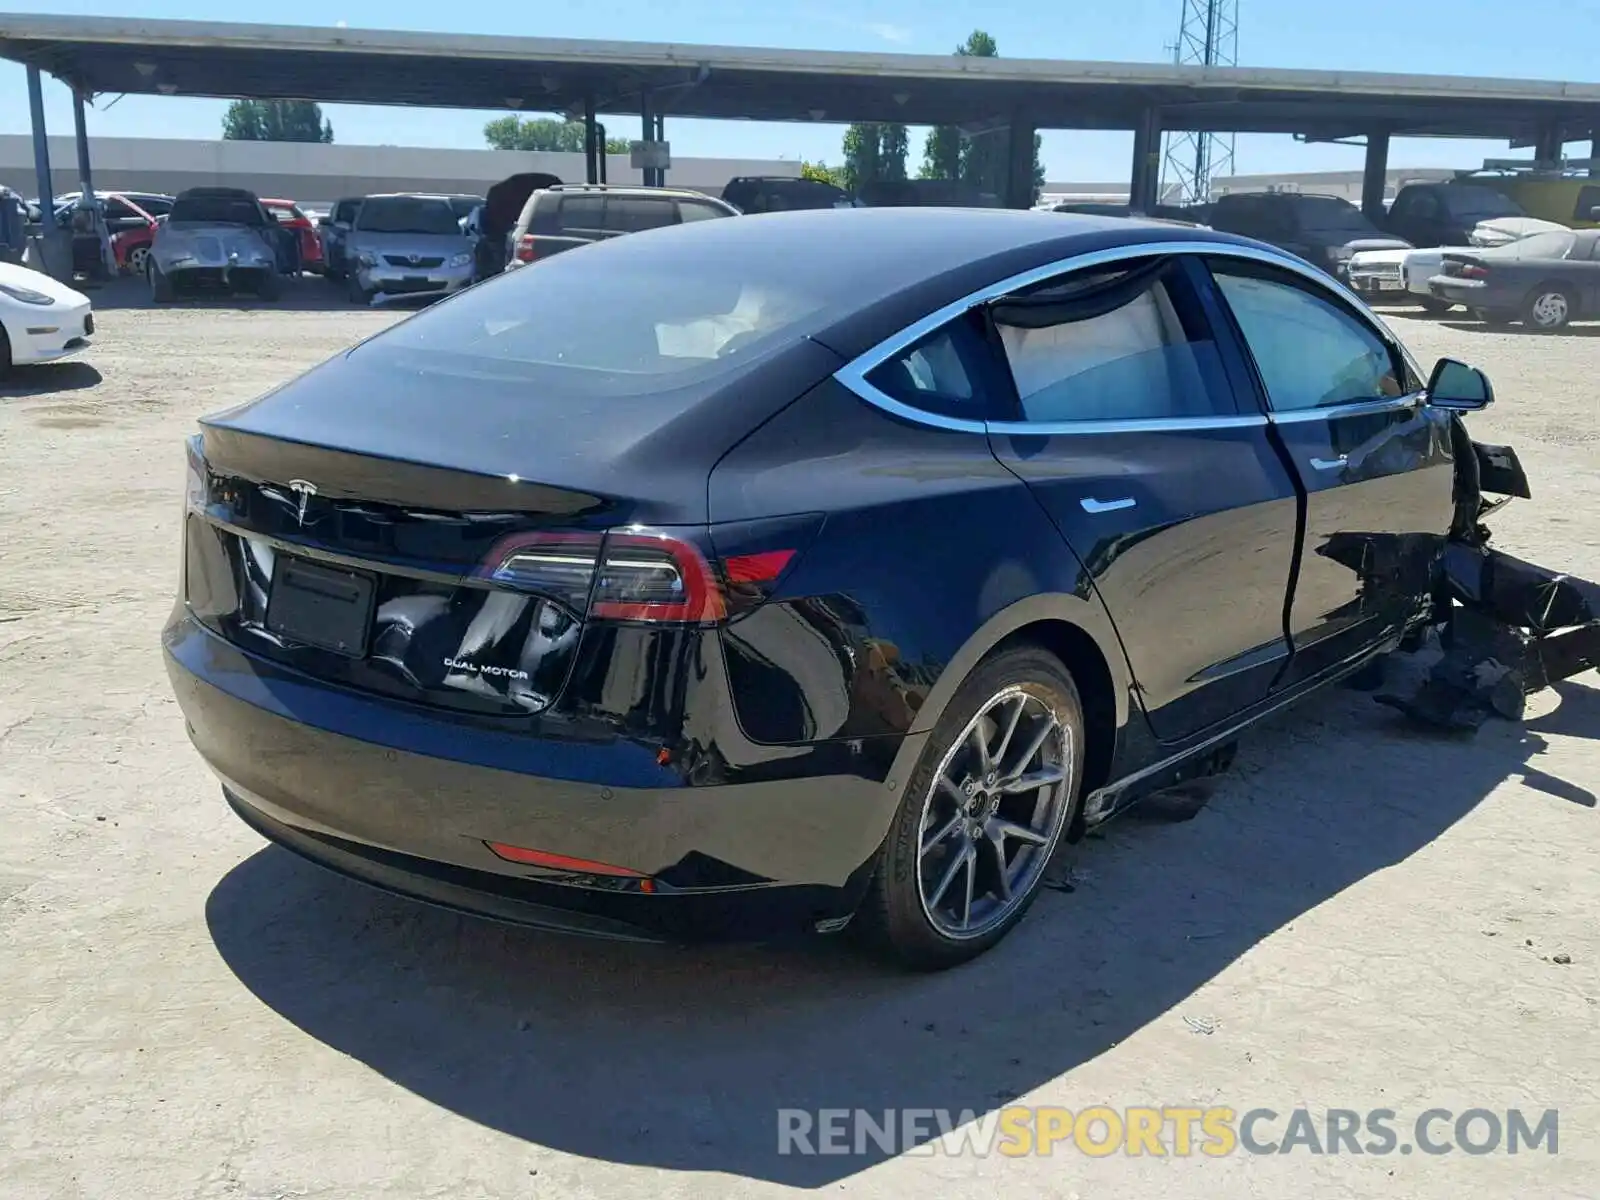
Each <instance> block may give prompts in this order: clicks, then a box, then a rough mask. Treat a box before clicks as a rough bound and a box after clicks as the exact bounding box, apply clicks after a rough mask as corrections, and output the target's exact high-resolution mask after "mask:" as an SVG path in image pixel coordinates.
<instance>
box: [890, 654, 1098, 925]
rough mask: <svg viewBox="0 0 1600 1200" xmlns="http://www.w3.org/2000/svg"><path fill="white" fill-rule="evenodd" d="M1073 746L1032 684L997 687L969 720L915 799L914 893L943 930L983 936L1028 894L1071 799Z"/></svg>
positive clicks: (1045, 692) (932, 921) (1047, 695)
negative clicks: (918, 806)
mask: <svg viewBox="0 0 1600 1200" xmlns="http://www.w3.org/2000/svg"><path fill="white" fill-rule="evenodd" d="M1075 752H1076V747H1075V746H1074V745H1073V738H1072V731H1071V729H1070V728H1069V727H1068V726H1067V725H1065V724H1063V722H1062V720H1061V718H1060V716H1059V715H1058V713H1057V711H1056V708H1055V706H1054V705H1053V704H1052V703H1051V702H1050V693H1049V692H1048V690H1047V689H1045V688H1043V687H1039V686H1036V685H1032V684H1016V685H1013V686H1011V687H1007V688H1005V689H1003V690H1002V691H1000V692H999V693H998V694H996V695H995V696H993V697H992V698H991V699H990V700H989V701H988V703H986V704H985V705H983V707H982V708H980V709H979V710H978V712H977V713H976V715H974V716H973V718H972V719H971V720H970V721H969V722H967V726H966V728H965V729H964V730H963V731H962V733H961V736H960V737H959V738H958V739H956V741H955V743H954V744H953V745H952V746H951V748H950V750H949V752H948V753H946V755H945V756H944V760H943V761H942V762H941V763H940V764H939V770H938V773H937V774H936V775H935V776H934V781H933V784H932V786H931V787H930V788H929V790H928V794H927V796H926V798H925V799H924V800H923V805H922V820H921V825H920V830H921V833H920V844H919V855H918V862H917V887H918V895H919V898H920V900H921V902H922V911H923V914H924V915H925V916H926V917H927V919H928V921H929V923H930V924H931V925H932V926H933V927H934V929H935V930H937V931H938V932H939V933H940V934H941V935H942V936H944V937H946V938H950V939H953V940H957V941H963V940H967V939H970V938H978V937H982V936H983V935H984V934H986V933H988V932H989V931H990V930H992V929H994V928H996V927H997V926H999V925H1000V924H1002V923H1003V922H1004V921H1005V920H1006V919H1007V918H1008V917H1009V916H1010V915H1011V914H1012V913H1013V912H1014V911H1015V910H1016V909H1017V908H1018V907H1019V906H1020V905H1022V904H1024V903H1026V901H1027V899H1028V897H1029V896H1030V895H1031V894H1032V893H1033V890H1034V888H1035V886H1036V885H1037V884H1038V881H1039V878H1040V876H1042V875H1043V874H1044V870H1045V866H1046V865H1047V863H1048V860H1049V856H1050V852H1051V850H1052V849H1053V848H1054V846H1055V843H1056V839H1057V836H1058V835H1059V833H1060V831H1061V826H1062V823H1063V821H1064V819H1065V817H1066V813H1067V809H1068V807H1069V805H1070V797H1069V796H1068V794H1067V792H1068V789H1069V786H1070V780H1071V779H1072V778H1073V774H1074V772H1073V760H1072V756H1073V754H1074V753H1075Z"/></svg>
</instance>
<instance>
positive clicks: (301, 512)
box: [289, 479, 317, 529]
mask: <svg viewBox="0 0 1600 1200" xmlns="http://www.w3.org/2000/svg"><path fill="white" fill-rule="evenodd" d="M289 490H290V491H291V492H293V493H294V495H295V499H296V500H297V501H298V502H299V503H298V504H297V506H296V508H295V510H294V519H295V523H296V524H298V525H299V526H300V527H301V528H302V529H303V528H305V524H306V505H307V504H309V503H310V502H311V497H313V496H315V495H316V494H317V485H316V484H314V483H307V482H306V481H305V480H304V479H291V480H289Z"/></svg>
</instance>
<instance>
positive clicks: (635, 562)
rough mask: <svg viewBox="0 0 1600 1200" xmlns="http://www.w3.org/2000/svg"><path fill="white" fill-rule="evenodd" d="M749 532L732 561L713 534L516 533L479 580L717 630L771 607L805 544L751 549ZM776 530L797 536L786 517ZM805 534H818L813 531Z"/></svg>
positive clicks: (611, 617)
mask: <svg viewBox="0 0 1600 1200" xmlns="http://www.w3.org/2000/svg"><path fill="white" fill-rule="evenodd" d="M748 528H749V527H743V526H741V527H739V532H740V533H741V534H742V535H743V536H741V537H739V538H736V539H734V541H733V542H732V544H730V547H729V548H730V550H732V551H734V552H733V553H730V554H728V555H726V556H725V557H718V555H717V553H716V551H715V549H714V546H715V545H716V544H717V542H716V541H714V540H713V538H714V537H715V529H713V530H711V531H705V530H694V531H689V530H681V529H675V530H670V531H669V530H662V529H651V528H647V527H645V526H640V525H630V526H628V527H626V528H623V529H613V530H609V531H607V532H606V533H575V532H566V531H548V532H540V533H527V534H514V535H512V536H511V537H509V538H506V539H505V540H503V541H502V542H500V543H499V544H498V545H497V546H496V547H495V548H494V550H492V551H491V552H490V555H489V557H488V559H487V560H486V561H485V562H484V564H483V568H482V570H481V571H480V577H482V578H485V579H487V580H489V581H490V582H493V583H496V584H500V585H502V586H505V587H512V588H516V589H517V590H519V591H528V592H537V593H539V594H541V595H546V596H550V597H552V598H554V599H556V600H559V601H561V602H562V603H564V604H566V605H567V606H568V607H570V608H571V609H573V611H575V612H578V613H581V614H587V615H588V616H589V617H591V618H593V619H596V620H602V621H643V622H651V623H661V624H673V625H714V624H716V623H718V622H720V621H724V620H727V619H728V618H730V617H735V616H738V615H739V614H741V613H744V612H747V611H749V610H750V609H751V608H754V607H755V606H757V605H759V604H760V603H761V602H762V601H764V600H765V599H766V598H767V597H768V596H769V595H770V594H771V592H772V588H773V586H774V585H775V584H776V583H777V581H778V579H779V577H780V576H782V575H783V574H784V572H785V571H787V570H788V568H789V566H790V564H791V563H792V562H793V560H794V558H795V555H796V554H797V553H798V552H799V550H800V549H801V548H803V546H804V544H805V543H804V542H803V541H800V540H798V539H792V540H791V542H790V544H789V545H782V544H780V545H777V546H774V545H772V544H771V543H770V541H769V542H767V543H766V544H760V545H751V544H750V542H749V536H748ZM773 532H781V533H784V534H789V533H792V532H799V530H797V529H796V527H795V523H794V521H793V520H792V519H785V522H784V523H783V524H781V525H779V526H775V527H774V530H773ZM804 532H806V533H808V534H809V533H814V532H815V526H814V523H813V524H812V526H811V528H810V529H809V530H805V531H804ZM719 540H720V539H719Z"/></svg>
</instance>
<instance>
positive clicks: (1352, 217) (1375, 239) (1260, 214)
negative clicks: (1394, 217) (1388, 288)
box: [1209, 192, 1410, 279]
mask: <svg viewBox="0 0 1600 1200" xmlns="http://www.w3.org/2000/svg"><path fill="white" fill-rule="evenodd" d="M1209 224H1210V225H1211V227H1212V228H1213V229H1220V230H1222V231H1223V232H1224V233H1237V234H1239V235H1241V236H1242V237H1251V238H1255V239H1256V240H1257V241H1259V242H1267V243H1270V244H1271V245H1274V246H1277V247H1278V248H1279V249H1280V250H1287V251H1288V252H1289V253H1290V254H1297V255H1299V256H1300V257H1301V258H1303V259H1305V260H1306V261H1307V262H1308V263H1310V264H1312V265H1313V266H1316V267H1320V268H1322V269H1323V270H1324V271H1326V272H1328V274H1330V275H1334V276H1337V277H1339V278H1341V279H1343V278H1344V277H1345V276H1346V274H1347V269H1348V266H1349V263H1350V258H1351V256H1352V255H1353V254H1355V252H1356V251H1357V250H1403V249H1406V248H1407V247H1408V246H1409V245H1410V243H1409V242H1406V241H1403V240H1402V239H1400V238H1397V237H1393V236H1391V235H1390V234H1387V233H1385V232H1384V231H1383V230H1381V229H1379V228H1378V227H1377V226H1376V225H1374V224H1373V223H1372V222H1371V221H1369V220H1367V218H1366V216H1365V215H1364V214H1363V213H1362V211H1361V210H1360V209H1359V208H1357V207H1356V206H1355V205H1354V204H1351V203H1350V201H1348V200H1346V199H1344V197H1342V196H1317V195H1311V194H1309V193H1306V192H1230V193H1228V194H1227V195H1225V196H1222V197H1220V198H1219V199H1218V200H1217V202H1216V203H1215V204H1214V205H1212V208H1211V220H1210V222H1209Z"/></svg>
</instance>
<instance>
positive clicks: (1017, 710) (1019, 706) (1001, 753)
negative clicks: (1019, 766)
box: [994, 693, 1028, 763]
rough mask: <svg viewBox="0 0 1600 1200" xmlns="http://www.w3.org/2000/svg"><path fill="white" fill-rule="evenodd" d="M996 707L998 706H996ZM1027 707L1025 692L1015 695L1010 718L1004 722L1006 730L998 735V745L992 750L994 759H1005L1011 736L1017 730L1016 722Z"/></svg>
mask: <svg viewBox="0 0 1600 1200" xmlns="http://www.w3.org/2000/svg"><path fill="white" fill-rule="evenodd" d="M997 707H998V706H997ZM1027 707H1028V697H1027V695H1026V693H1024V694H1023V695H1020V696H1018V697H1017V703H1016V706H1015V707H1014V708H1013V709H1012V710H1011V720H1009V721H1007V722H1006V731H1005V733H1004V734H1002V735H1001V737H1000V746H999V748H998V749H997V750H995V752H994V761H995V762H997V763H1003V762H1005V760H1006V751H1007V750H1009V749H1010V748H1011V736H1012V735H1013V734H1014V733H1016V732H1017V723H1018V722H1019V721H1021V720H1022V710H1023V709H1025V708H1027Z"/></svg>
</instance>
